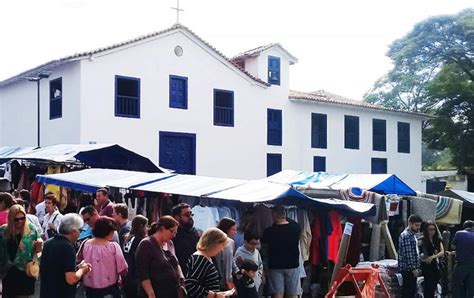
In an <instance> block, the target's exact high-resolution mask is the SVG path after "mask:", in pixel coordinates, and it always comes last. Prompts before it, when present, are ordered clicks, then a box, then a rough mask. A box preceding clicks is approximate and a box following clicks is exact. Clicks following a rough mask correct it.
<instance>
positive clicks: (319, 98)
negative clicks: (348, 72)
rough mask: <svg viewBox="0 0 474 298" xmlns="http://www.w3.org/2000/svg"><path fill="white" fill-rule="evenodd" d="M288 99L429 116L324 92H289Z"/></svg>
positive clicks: (423, 115)
mask: <svg viewBox="0 0 474 298" xmlns="http://www.w3.org/2000/svg"><path fill="white" fill-rule="evenodd" d="M288 98H289V99H293V100H305V101H310V102H323V103H331V104H340V105H349V106H355V107H361V108H367V109H374V110H384V111H388V112H396V113H405V114H410V115H416V116H420V117H425V118H429V117H430V116H429V115H427V114H423V113H415V112H407V111H401V110H395V109H390V108H386V107H382V106H379V105H375V104H371V103H368V102H366V101H361V100H355V99H350V98H347V97H343V96H340V95H337V94H334V93H330V92H327V91H325V90H318V91H313V92H300V91H294V90H290V92H289V94H288Z"/></svg>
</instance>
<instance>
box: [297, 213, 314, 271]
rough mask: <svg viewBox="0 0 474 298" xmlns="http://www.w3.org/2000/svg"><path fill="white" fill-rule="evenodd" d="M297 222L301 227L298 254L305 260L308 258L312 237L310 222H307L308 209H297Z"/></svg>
mask: <svg viewBox="0 0 474 298" xmlns="http://www.w3.org/2000/svg"><path fill="white" fill-rule="evenodd" d="M298 223H299V225H300V228H301V234H300V254H301V257H302V258H303V261H304V262H306V261H307V260H308V259H309V255H310V247H311V239H312V235H311V224H310V222H309V217H308V211H306V210H302V209H299V210H298Z"/></svg>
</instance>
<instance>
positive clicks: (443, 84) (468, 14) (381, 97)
mask: <svg viewBox="0 0 474 298" xmlns="http://www.w3.org/2000/svg"><path fill="white" fill-rule="evenodd" d="M387 55H388V56H389V57H390V58H391V59H392V61H393V63H394V68H393V69H392V70H391V71H390V72H389V73H388V74H386V75H385V76H384V77H382V78H381V79H379V80H378V81H377V82H376V83H375V85H374V87H373V88H372V89H371V90H369V92H368V93H367V94H366V95H365V99H366V100H367V101H369V102H371V103H375V104H380V105H383V106H385V107H390V108H394V109H398V110H403V111H410V112H422V113H427V114H430V115H432V116H433V118H432V119H431V120H429V121H427V122H425V124H424V125H423V139H424V141H426V142H427V144H428V146H429V148H431V149H437V150H443V149H445V148H449V149H450V150H449V151H450V152H451V154H452V162H453V164H454V165H455V166H456V168H457V169H458V170H459V171H463V170H466V169H473V168H474V126H473V125H474V83H473V81H474V9H466V10H464V11H462V12H460V13H459V14H457V15H449V16H436V17H432V18H429V19H427V20H424V21H422V22H420V23H418V24H417V25H415V27H414V28H413V30H412V31H410V32H409V33H408V34H407V35H406V36H405V37H403V38H401V39H398V40H396V41H394V42H393V43H392V44H391V46H390V50H389V52H388V54H387ZM424 152H425V153H427V152H428V151H426V150H425V151H424ZM426 160H429V158H427V159H426Z"/></svg>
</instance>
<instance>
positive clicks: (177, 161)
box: [159, 131, 196, 175]
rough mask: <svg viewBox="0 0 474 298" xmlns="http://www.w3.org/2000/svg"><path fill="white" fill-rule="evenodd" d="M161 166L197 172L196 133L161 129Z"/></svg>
mask: <svg viewBox="0 0 474 298" xmlns="http://www.w3.org/2000/svg"><path fill="white" fill-rule="evenodd" d="M159 150H160V154H159V160H160V167H163V168H167V169H171V170H175V171H176V173H179V174H191V175H195V174H196V135H195V134H190V133H177V132H165V131H160V149H159Z"/></svg>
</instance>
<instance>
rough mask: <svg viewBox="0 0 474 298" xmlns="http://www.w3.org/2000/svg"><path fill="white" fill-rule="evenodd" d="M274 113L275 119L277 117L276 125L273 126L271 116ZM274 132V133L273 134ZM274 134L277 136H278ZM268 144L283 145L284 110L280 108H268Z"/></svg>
mask: <svg viewBox="0 0 474 298" xmlns="http://www.w3.org/2000/svg"><path fill="white" fill-rule="evenodd" d="M272 113H273V117H272V118H273V119H275V118H276V119H277V120H276V121H275V120H274V121H272V122H276V123H275V125H273V126H275V127H276V128H275V127H271V125H270V124H271V123H270V122H271V121H270V116H271V114H272ZM272 132H274V134H272ZM272 136H277V137H276V138H274V137H272ZM267 145H272V146H282V145H283V111H282V110H279V109H270V108H268V109H267Z"/></svg>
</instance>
